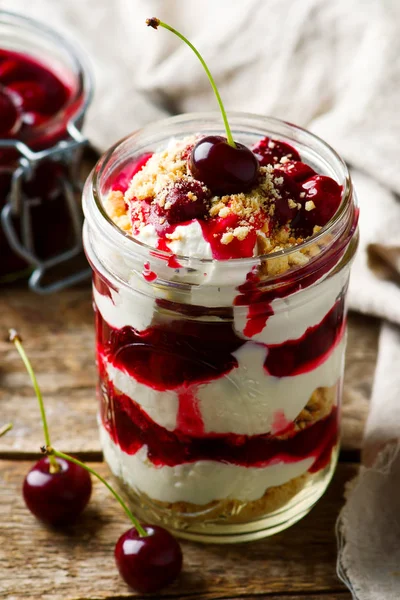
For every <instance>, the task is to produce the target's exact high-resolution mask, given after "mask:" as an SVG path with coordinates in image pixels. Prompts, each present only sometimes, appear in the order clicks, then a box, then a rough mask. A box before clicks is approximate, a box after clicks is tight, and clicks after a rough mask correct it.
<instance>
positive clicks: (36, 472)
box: [22, 456, 92, 525]
mask: <svg viewBox="0 0 400 600" xmlns="http://www.w3.org/2000/svg"><path fill="white" fill-rule="evenodd" d="M56 462H57V465H58V467H59V471H56V472H52V464H51V463H50V460H49V457H47V456H46V457H44V458H42V459H41V460H39V461H38V462H37V463H36V464H35V465H34V466H33V467H32V469H31V470H30V471H29V473H28V474H27V476H26V477H25V480H24V484H23V488H22V492H23V496H24V500H25V504H26V505H27V507H28V508H29V510H30V511H31V513H32V514H33V515H35V517H36V518H37V519H39V520H40V521H43V523H47V524H48V525H69V524H70V523H73V522H74V521H76V519H77V517H78V516H79V515H80V514H81V512H82V511H83V509H84V508H85V506H86V505H87V503H88V502H89V498H90V495H91V492H92V481H91V478H90V475H89V473H88V472H87V471H85V470H84V469H82V467H79V466H78V465H76V464H74V463H71V462H69V461H67V460H64V459H60V458H57V459H56Z"/></svg>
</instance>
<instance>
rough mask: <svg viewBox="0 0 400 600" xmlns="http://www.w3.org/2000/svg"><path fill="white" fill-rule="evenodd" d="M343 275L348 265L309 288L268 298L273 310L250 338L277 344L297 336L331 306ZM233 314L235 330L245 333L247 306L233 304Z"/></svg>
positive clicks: (323, 315)
mask: <svg viewBox="0 0 400 600" xmlns="http://www.w3.org/2000/svg"><path fill="white" fill-rule="evenodd" d="M347 279H348V269H343V270H342V271H340V272H339V273H336V274H335V275H331V276H329V277H328V278H326V279H324V280H323V281H320V282H319V283H315V284H314V285H313V286H311V287H309V288H305V289H303V290H300V291H299V292H296V293H295V294H291V295H290V296H287V297H286V298H276V299H275V300H272V302H271V307H272V309H273V311H274V314H273V315H271V316H270V317H268V319H267V321H266V324H265V327H264V328H263V329H262V331H261V332H260V333H258V334H256V335H254V336H252V337H251V338H250V339H252V340H253V341H255V342H261V343H263V344H281V343H282V342H286V341H288V340H296V339H298V338H300V337H301V336H302V335H303V334H304V333H305V332H306V330H307V329H308V328H309V327H314V326H315V325H318V323H320V322H321V321H322V319H323V318H324V317H325V316H326V315H327V314H328V312H329V311H330V310H331V308H333V306H334V304H335V302H336V300H337V298H338V296H339V295H340V294H341V293H342V292H343V289H344V288H345V286H346V283H347ZM233 314H234V327H235V331H236V332H237V333H238V335H240V336H242V337H246V336H245V335H244V333H243V331H244V329H245V327H246V324H247V316H248V309H247V307H242V306H234V309H233Z"/></svg>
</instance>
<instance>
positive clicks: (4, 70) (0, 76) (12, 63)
mask: <svg viewBox="0 0 400 600" xmlns="http://www.w3.org/2000/svg"><path fill="white" fill-rule="evenodd" d="M18 71H19V64H18V62H17V61H16V60H14V59H12V58H9V59H6V60H4V61H3V62H2V63H1V65H0V81H1V82H2V83H3V84H6V83H7V82H8V81H12V80H13V79H15V78H16V77H17V76H18Z"/></svg>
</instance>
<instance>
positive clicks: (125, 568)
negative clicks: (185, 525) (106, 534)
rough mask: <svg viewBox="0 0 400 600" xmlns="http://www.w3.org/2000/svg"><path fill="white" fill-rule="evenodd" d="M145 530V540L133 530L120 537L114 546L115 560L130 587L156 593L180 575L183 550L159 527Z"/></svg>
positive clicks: (148, 526) (145, 528) (147, 526)
mask: <svg viewBox="0 0 400 600" xmlns="http://www.w3.org/2000/svg"><path fill="white" fill-rule="evenodd" d="M143 528H144V530H145V531H146V533H147V536H146V537H141V536H140V535H139V534H138V532H137V530H136V529H135V528H134V527H133V528H132V529H129V530H128V531H126V532H125V533H124V534H122V535H121V537H120V538H119V540H118V542H117V544H116V546H115V560H116V563H117V567H118V570H119V572H120V575H121V577H122V579H123V580H124V581H125V582H126V583H127V584H128V585H130V586H131V587H133V588H134V589H135V590H138V591H139V592H143V593H148V592H156V591H157V590H159V589H161V588H162V587H164V586H166V585H168V584H170V583H172V582H173V581H174V580H175V579H176V577H177V576H178V575H179V573H180V571H181V569H182V551H181V548H180V545H179V543H178V542H177V540H176V539H175V538H174V537H173V536H172V535H171V534H170V533H169V532H168V531H166V529H163V528H162V527H158V526H156V525H143Z"/></svg>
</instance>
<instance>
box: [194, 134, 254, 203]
mask: <svg viewBox="0 0 400 600" xmlns="http://www.w3.org/2000/svg"><path fill="white" fill-rule="evenodd" d="M189 169H190V171H191V173H192V175H193V177H194V178H195V179H198V180H200V181H203V182H204V183H205V184H206V185H207V186H208V187H209V188H210V189H211V190H212V191H213V192H214V193H215V194H219V195H221V196H223V195H225V194H236V193H240V192H246V191H248V190H250V189H251V188H252V187H254V186H255V185H256V183H257V180H258V169H259V163H258V160H257V158H256V156H255V155H254V154H253V152H252V151H251V150H250V148H247V146H244V145H243V144H239V143H238V142H235V146H232V145H230V144H229V143H228V140H227V139H226V138H224V137H222V136H219V135H210V136H207V137H204V138H202V139H201V140H199V141H198V142H197V144H196V145H195V146H194V148H193V150H192V153H191V156H190V158H189Z"/></svg>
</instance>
